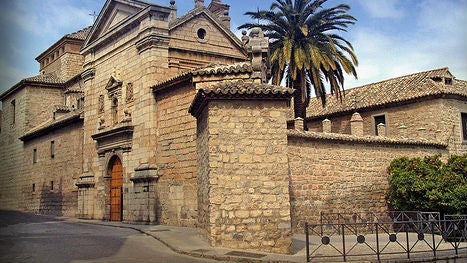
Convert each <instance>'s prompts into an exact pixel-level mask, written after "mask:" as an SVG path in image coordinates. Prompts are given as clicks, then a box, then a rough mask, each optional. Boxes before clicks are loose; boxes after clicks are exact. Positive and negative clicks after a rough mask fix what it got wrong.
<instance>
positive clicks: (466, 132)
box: [461, 112, 467, 141]
mask: <svg viewBox="0 0 467 263" xmlns="http://www.w3.org/2000/svg"><path fill="white" fill-rule="evenodd" d="M461 122H462V139H463V140H464V141H467V113H465V112H462V113H461Z"/></svg>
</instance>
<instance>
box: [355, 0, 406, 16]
mask: <svg viewBox="0 0 467 263" xmlns="http://www.w3.org/2000/svg"><path fill="white" fill-rule="evenodd" d="M358 3H359V4H360V5H361V6H362V7H363V8H364V9H365V10H366V11H367V12H369V13H370V15H371V16H372V17H376V18H400V17H402V16H404V11H403V9H402V8H401V4H400V3H401V1H400V0H358Z"/></svg>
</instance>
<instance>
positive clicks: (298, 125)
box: [294, 117, 305, 131]
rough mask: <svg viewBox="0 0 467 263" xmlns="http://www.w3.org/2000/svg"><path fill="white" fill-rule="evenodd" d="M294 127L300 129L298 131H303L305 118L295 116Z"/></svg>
mask: <svg viewBox="0 0 467 263" xmlns="http://www.w3.org/2000/svg"><path fill="white" fill-rule="evenodd" d="M294 126H295V127H294V128H295V130H298V131H303V130H304V129H305V128H304V124H303V119H302V118H300V117H298V118H295V120H294Z"/></svg>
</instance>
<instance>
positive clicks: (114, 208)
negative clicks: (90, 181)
mask: <svg viewBox="0 0 467 263" xmlns="http://www.w3.org/2000/svg"><path fill="white" fill-rule="evenodd" d="M111 176H112V178H111V179H110V220H111V221H121V220H122V188H123V167H122V163H121V161H120V159H116V160H115V161H114V163H113V165H112V170H111Z"/></svg>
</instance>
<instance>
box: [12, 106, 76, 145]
mask: <svg viewBox="0 0 467 263" xmlns="http://www.w3.org/2000/svg"><path fill="white" fill-rule="evenodd" d="M83 113H84V111H83V110H79V111H75V112H71V113H69V114H67V115H66V116H64V117H62V118H60V119H57V120H53V121H51V122H48V123H46V124H44V125H43V126H40V127H35V128H33V129H31V130H30V131H28V132H26V133H25V134H24V135H23V136H21V137H19V139H20V140H22V141H29V140H31V139H34V138H36V137H38V136H41V135H43V134H46V133H47V132H49V131H51V130H54V129H57V128H61V127H65V126H67V125H69V124H72V123H75V122H77V121H80V120H81V121H82V120H83V119H84V118H83V117H84V116H83Z"/></svg>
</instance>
